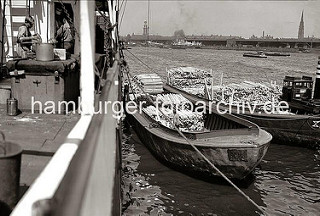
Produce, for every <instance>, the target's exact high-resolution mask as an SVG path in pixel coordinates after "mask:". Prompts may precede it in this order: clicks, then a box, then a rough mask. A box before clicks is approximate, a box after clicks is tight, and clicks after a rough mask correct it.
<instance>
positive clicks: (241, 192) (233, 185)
mask: <svg viewBox="0 0 320 216" xmlns="http://www.w3.org/2000/svg"><path fill="white" fill-rule="evenodd" d="M129 53H131V52H129ZM131 54H132V55H133V56H135V55H134V54H133V53H131ZM135 57H136V58H137V59H139V58H138V57H137V56H135ZM139 61H140V62H142V60H140V59H139ZM143 64H144V65H146V64H145V63H143ZM148 68H149V66H148ZM127 73H128V76H130V77H131V78H133V77H132V75H131V74H130V73H129V69H128V70H127ZM137 84H138V83H137ZM138 86H139V87H140V89H141V90H142V92H143V93H144V94H145V95H146V97H147V99H148V100H149V101H150V102H151V103H152V104H153V105H154V106H155V107H157V108H158V106H156V104H155V103H154V102H153V100H152V98H151V97H150V96H149V94H147V93H146V92H145V91H144V90H143V88H142V87H141V86H140V85H139V84H138ZM131 88H132V86H131ZM132 91H133V89H132ZM133 92H134V91H133ZM158 111H159V112H160V113H161V114H162V115H163V116H164V118H165V119H166V120H167V121H168V122H169V123H170V124H171V125H172V126H173V128H174V129H175V130H176V131H177V132H178V133H179V135H180V136H181V137H182V138H183V139H184V140H185V141H186V142H187V143H188V144H189V145H190V146H191V147H192V148H193V149H194V150H195V151H196V152H197V153H198V154H199V155H200V156H201V157H202V158H203V159H204V160H205V161H206V162H207V163H208V164H209V165H210V166H211V167H212V168H213V169H214V170H215V171H216V172H217V173H219V175H220V176H222V177H223V178H224V179H225V180H226V181H227V182H228V183H229V184H230V185H231V186H232V187H234V188H235V189H236V190H237V191H238V192H239V193H240V194H241V195H242V196H243V197H244V198H246V199H247V200H248V201H249V202H251V203H252V204H253V205H254V206H255V207H256V208H257V209H259V211H260V212H261V213H262V214H264V215H266V212H265V210H264V209H263V208H262V207H261V206H259V205H258V204H257V203H255V201H253V200H252V199H251V198H250V197H249V196H248V195H246V194H245V193H244V192H243V191H242V190H241V189H240V188H239V187H238V186H236V185H235V184H234V183H233V182H232V181H231V180H230V179H229V178H228V177H227V176H226V175H225V174H224V173H223V172H221V171H220V170H219V169H218V168H217V167H216V166H215V165H214V164H213V163H212V162H211V161H210V160H209V159H208V158H207V157H206V156H205V155H204V154H203V153H202V152H201V151H200V150H199V149H198V148H197V147H196V146H195V145H193V144H192V143H191V142H190V140H189V139H188V138H187V137H186V136H185V135H184V134H183V133H182V132H181V131H180V130H179V128H178V127H177V126H176V125H175V124H174V122H173V121H172V120H171V119H170V118H169V117H168V116H167V115H165V114H164V113H163V112H162V111H161V110H160V109H159V108H158Z"/></svg>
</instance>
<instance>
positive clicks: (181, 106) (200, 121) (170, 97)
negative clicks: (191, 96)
mask: <svg viewBox="0 0 320 216" xmlns="http://www.w3.org/2000/svg"><path fill="white" fill-rule="evenodd" d="M156 101H158V102H159V104H158V108H159V109H160V110H161V112H163V113H164V114H165V115H167V117H168V118H169V119H170V121H168V120H167V119H166V118H165V117H164V116H163V115H162V113H161V112H160V111H159V110H157V108H156V107H155V106H154V105H149V106H147V107H146V108H143V111H144V112H145V113H146V114H147V115H148V116H150V117H151V118H152V119H154V120H155V121H157V122H159V123H161V124H162V125H163V126H165V127H168V128H171V129H174V127H173V126H172V124H171V123H170V122H172V121H173V118H174V113H173V109H175V110H176V112H177V115H178V116H179V125H176V126H177V127H178V128H179V129H180V130H181V131H183V132H193V131H203V130H204V117H203V114H202V113H200V112H193V111H192V110H191V109H190V107H189V106H188V104H191V102H190V101H189V100H188V99H186V98H185V97H183V96H182V95H180V94H170V93H169V94H158V95H157V97H156Z"/></svg>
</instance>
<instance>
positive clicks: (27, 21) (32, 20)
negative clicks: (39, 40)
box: [24, 15, 34, 24]
mask: <svg viewBox="0 0 320 216" xmlns="http://www.w3.org/2000/svg"><path fill="white" fill-rule="evenodd" d="M24 22H25V23H32V24H34V19H33V18H32V16H30V15H28V16H26V18H25V20H24Z"/></svg>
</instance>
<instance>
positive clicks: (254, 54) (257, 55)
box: [243, 51, 267, 58]
mask: <svg viewBox="0 0 320 216" xmlns="http://www.w3.org/2000/svg"><path fill="white" fill-rule="evenodd" d="M243 57H253V58H267V56H266V54H264V52H263V51H258V52H246V53H243Z"/></svg>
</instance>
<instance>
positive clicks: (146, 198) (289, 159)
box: [122, 47, 320, 215]
mask: <svg viewBox="0 0 320 216" xmlns="http://www.w3.org/2000/svg"><path fill="white" fill-rule="evenodd" d="M124 52H125V56H126V60H127V61H128V63H129V67H130V71H131V73H132V74H140V73H151V72H155V73H158V74H159V75H161V76H162V77H163V78H164V77H165V76H166V68H171V67H178V66H193V67H198V68H202V69H207V70H210V69H212V70H213V73H214V74H216V76H215V77H216V82H217V84H219V83H220V82H221V77H222V82H223V84H228V83H239V82H242V81H245V80H248V81H254V82H273V83H275V82H276V83H277V84H279V85H282V79H283V78H284V76H286V75H290V76H303V75H309V76H314V75H315V73H316V67H317V59H318V54H312V53H291V56H290V57H273V56H271V57H268V58H267V59H256V58H245V57H243V56H242V54H243V52H241V51H233V50H213V49H200V50H199V49H186V50H174V49H159V48H143V47H134V48H133V49H130V50H128V51H124ZM129 52H130V53H129ZM137 58H139V59H140V60H141V61H143V62H144V63H145V64H146V65H148V67H149V68H148V67H147V66H145V65H143V64H141V62H140V61H139V60H137ZM123 136H124V137H123V138H124V139H123V151H122V154H123V165H122V166H123V186H122V190H123V215H260V212H259V211H258V210H257V209H256V208H255V207H254V206H253V205H252V204H251V203H250V202H249V201H248V200H246V199H245V198H244V197H243V196H241V195H240V194H239V193H238V192H237V191H236V190H235V189H234V188H233V187H232V186H230V185H228V184H227V183H226V182H225V181H224V180H223V179H219V178H217V179H201V180H200V179H196V178H194V177H191V176H189V175H187V174H184V173H181V172H179V171H176V170H173V169H170V168H168V167H166V166H165V165H163V164H161V163H160V162H159V161H157V160H156V159H155V158H154V157H153V155H152V154H151V153H150V152H149V151H148V149H147V148H146V147H145V146H144V145H143V143H141V141H140V140H139V138H138V137H137V135H136V134H135V133H134V131H133V129H132V128H130V126H126V127H125V129H124V135H123ZM284 144H285V143H281V145H280V144H279V143H271V145H270V148H269V150H268V152H267V154H266V156H265V158H264V159H263V161H262V162H261V164H260V165H259V166H258V167H257V168H256V169H255V170H254V172H253V175H251V176H249V178H248V179H247V180H246V181H243V182H238V183H237V184H238V186H239V187H240V188H241V189H242V190H243V191H244V192H245V193H246V194H247V195H248V196H249V197H250V198H251V199H253V200H254V201H255V202H256V203H257V204H258V205H259V206H261V207H263V208H264V209H265V212H266V214H267V215H319V212H320V155H319V151H316V150H311V149H307V148H301V147H293V146H289V145H284Z"/></svg>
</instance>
